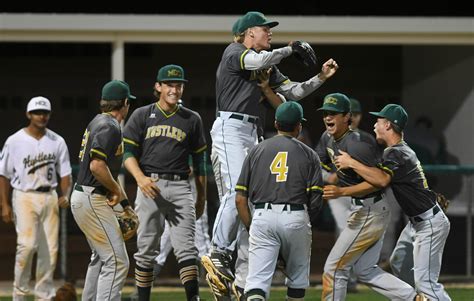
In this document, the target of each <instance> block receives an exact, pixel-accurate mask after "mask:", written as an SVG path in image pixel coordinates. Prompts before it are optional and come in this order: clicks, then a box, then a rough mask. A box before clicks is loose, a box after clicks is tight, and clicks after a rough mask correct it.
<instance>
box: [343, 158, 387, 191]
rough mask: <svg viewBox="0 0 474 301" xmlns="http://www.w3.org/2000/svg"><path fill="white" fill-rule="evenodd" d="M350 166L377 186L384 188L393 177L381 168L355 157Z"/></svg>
mask: <svg viewBox="0 0 474 301" xmlns="http://www.w3.org/2000/svg"><path fill="white" fill-rule="evenodd" d="M349 167H350V168H352V169H353V170H354V171H355V172H357V173H358V174H359V175H360V176H361V177H363V178H364V180H366V181H367V182H369V183H370V184H372V185H374V186H375V187H378V188H384V187H387V186H388V185H389V184H390V181H391V177H390V176H389V175H388V174H387V173H385V172H383V171H382V170H381V169H380V168H377V167H369V166H367V165H364V164H362V163H360V162H359V161H357V160H355V159H353V158H352V159H351V163H350V166H349Z"/></svg>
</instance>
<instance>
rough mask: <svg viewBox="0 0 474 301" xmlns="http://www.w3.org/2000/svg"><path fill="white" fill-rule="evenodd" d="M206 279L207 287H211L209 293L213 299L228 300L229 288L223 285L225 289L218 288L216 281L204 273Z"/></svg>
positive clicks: (218, 300) (216, 300)
mask: <svg viewBox="0 0 474 301" xmlns="http://www.w3.org/2000/svg"><path fill="white" fill-rule="evenodd" d="M206 281H207V284H208V285H209V287H210V288H211V293H212V295H213V296H214V300H215V301H230V300H231V298H230V295H229V290H228V289H227V287H225V291H222V290H220V289H219V287H218V286H217V285H216V282H215V281H214V280H213V279H212V275H210V274H207V275H206Z"/></svg>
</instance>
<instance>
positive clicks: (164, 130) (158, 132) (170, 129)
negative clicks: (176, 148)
mask: <svg viewBox="0 0 474 301" xmlns="http://www.w3.org/2000/svg"><path fill="white" fill-rule="evenodd" d="M159 136H164V137H168V138H173V139H176V140H178V141H179V142H181V141H183V140H184V139H185V138H186V133H185V132H183V130H181V129H178V128H176V127H174V126H169V125H157V126H152V127H149V128H148V129H147V130H146V136H145V140H146V139H149V138H153V137H159Z"/></svg>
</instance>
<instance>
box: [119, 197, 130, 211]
mask: <svg viewBox="0 0 474 301" xmlns="http://www.w3.org/2000/svg"><path fill="white" fill-rule="evenodd" d="M120 205H122V208H124V209H125V207H128V206H130V203H129V202H128V200H127V199H123V200H122V201H121V202H120Z"/></svg>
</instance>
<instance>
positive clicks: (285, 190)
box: [235, 135, 323, 212]
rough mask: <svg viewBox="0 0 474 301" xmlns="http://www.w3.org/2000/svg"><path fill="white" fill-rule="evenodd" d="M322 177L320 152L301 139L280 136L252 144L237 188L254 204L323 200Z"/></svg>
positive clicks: (312, 205)
mask: <svg viewBox="0 0 474 301" xmlns="http://www.w3.org/2000/svg"><path fill="white" fill-rule="evenodd" d="M322 185H323V180H322V176H321V167H320V162H319V158H318V155H317V154H316V152H315V151H314V150H312V149H311V148H310V147H308V146H306V145H305V144H304V143H302V142H301V141H299V140H297V139H295V138H293V137H290V136H285V135H277V136H274V137H272V138H270V139H268V140H265V141H263V142H262V143H260V144H258V145H256V146H255V147H253V148H252V149H251V150H250V152H249V154H248V155H247V157H246V158H245V161H244V164H243V166H242V171H241V174H240V177H239V180H238V182H237V185H236V188H235V190H236V191H238V192H240V193H242V194H243V195H245V196H247V197H248V198H249V199H250V201H251V202H252V203H253V204H257V203H274V204H306V205H308V206H309V208H310V211H311V212H315V211H317V210H318V209H319V208H320V206H321V205H322V203H321V199H322V198H321V196H322Z"/></svg>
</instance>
